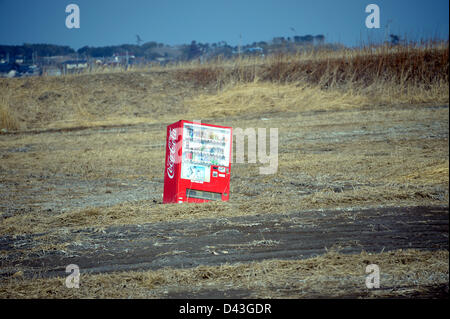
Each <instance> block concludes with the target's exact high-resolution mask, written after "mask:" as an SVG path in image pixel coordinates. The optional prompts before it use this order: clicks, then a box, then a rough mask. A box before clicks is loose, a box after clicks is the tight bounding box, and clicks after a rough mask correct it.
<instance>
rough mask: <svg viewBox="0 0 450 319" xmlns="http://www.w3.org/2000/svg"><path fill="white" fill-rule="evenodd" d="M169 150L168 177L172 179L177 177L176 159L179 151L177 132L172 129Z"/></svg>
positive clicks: (168, 143) (168, 144)
mask: <svg viewBox="0 0 450 319" xmlns="http://www.w3.org/2000/svg"><path fill="white" fill-rule="evenodd" d="M167 148H168V149H169V154H168V159H167V176H169V178H170V179H172V178H173V176H174V175H175V158H176V151H177V130H176V129H170V131H169V141H168V142H167Z"/></svg>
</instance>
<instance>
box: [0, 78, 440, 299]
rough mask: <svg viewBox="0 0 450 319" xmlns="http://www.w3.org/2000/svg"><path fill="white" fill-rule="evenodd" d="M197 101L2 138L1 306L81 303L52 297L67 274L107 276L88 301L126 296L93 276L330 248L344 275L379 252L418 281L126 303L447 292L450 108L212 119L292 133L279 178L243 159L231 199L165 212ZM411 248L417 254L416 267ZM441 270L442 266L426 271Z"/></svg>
mask: <svg viewBox="0 0 450 319" xmlns="http://www.w3.org/2000/svg"><path fill="white" fill-rule="evenodd" d="M111 76H112V75H111ZM120 76H123V75H120ZM154 82H155V83H159V82H157V81H154ZM161 87H164V85H161V86H158V87H157V88H158V90H159V91H161ZM176 88H177V87H176V86H175V89H176ZM175 89H174V90H175ZM159 91H158V92H159ZM197 93H198V92H197ZM146 94H149V92H148V91H146ZM204 94H212V93H211V92H209V93H208V92H206V91H205V93H204ZM192 95H193V93H192V91H189V94H186V95H183V94H181V93H180V96H178V97H177V98H178V99H179V101H178V102H173V103H175V104H176V103H181V104H176V105H172V109H175V110H178V111H177V112H178V113H177V112H175V115H174V116H173V117H172V118H168V119H166V120H165V121H156V122H155V121H153V120H148V121H145V120H142V121H138V122H136V123H116V124H114V123H106V124H105V123H102V124H101V125H100V124H99V125H92V126H89V125H87V126H72V125H71V126H70V127H68V128H62V127H55V128H48V127H47V128H41V127H38V126H36V127H35V128H33V129H26V130H23V131H19V132H6V133H5V132H4V134H0V159H1V161H0V182H1V183H0V215H1V217H0V218H1V220H0V287H1V288H0V297H2V298H10V297H12V298H21V297H27V293H26V291H27V289H30V291H33V293H34V294H30V295H31V296H35V297H37V298H47V297H56V298H58V297H73V295H70V294H68V293H67V292H65V291H64V290H63V289H66V288H54V287H59V286H61V287H64V285H63V281H61V278H64V277H65V276H66V275H67V274H66V273H65V267H66V266H67V265H69V264H76V265H78V266H79V267H80V270H81V273H82V274H83V276H84V277H83V278H90V279H89V280H93V282H95V285H94V284H93V286H92V287H91V286H90V288H89V289H88V288H86V290H80V291H79V292H78V295H76V296H75V297H88V298H89V297H93V298H95V297H115V296H116V295H114V294H113V293H112V291H114V290H117V286H114V287H110V286H108V285H105V286H104V289H103V288H101V287H102V281H95V280H97V279H96V278H100V277H95V276H103V275H105V276H106V275H108V274H111V276H115V275H117V276H119V277H117V278H119V279H117V280H119V283H120V284H122V283H123V282H127V283H128V284H129V285H130V286H132V284H131V283H133V282H135V281H136V282H140V281H139V280H141V279H142V278H141V277H139V278H141V279H136V278H138V277H133V276H141V275H136V274H135V272H142V273H148V274H152V276H153V274H154V272H158V271H163V272H164V274H165V275H164V276H168V277H170V276H172V277H170V278H173V276H175V275H173V274H176V273H178V271H181V272H182V271H190V270H189V269H191V270H192V269H194V270H195V269H197V268H198V267H211V268H207V269H219V268H220V267H223V265H230V267H241V266H240V265H243V266H242V267H244V266H245V267H250V268H249V269H251V267H253V266H252V265H258V266H255V267H262V266H261V265H265V263H267V262H272V261H273V262H274V263H282V262H288V261H289V262H292V263H302V262H311V263H312V264H314V262H315V260H316V259H315V258H319V259H317V260H319V261H320V262H323V259H320V258H322V257H321V256H325V257H323V258H325V259H326V258H328V257H327V256H329V254H330V252H331V253H333V254H334V253H336V254H339V256H341V257H339V258H340V260H346V259H345V258H354V259H348V260H349V261H348V268H342V269H343V270H342V271H343V272H342V271H341V273H340V275H341V276H344V277H345V276H347V274H348V276H351V269H352V268H354V267H359V266H358V265H361V267H360V270H359V271H360V272H361V269H362V271H363V270H364V268H363V266H365V262H364V261H365V260H367V257H366V255H365V254H371V255H372V256H377V258H379V260H382V258H385V260H391V261H392V263H390V264H389V267H390V268H389V267H388V268H386V269H390V270H389V271H392V274H394V273H395V271H396V270H395V269H396V268H395V267H397V266H396V265H398V262H399V263H400V264H402V262H401V260H404V263H403V264H402V265H403V266H404V267H403V266H402V267H403V268H401V270H402V271H403V272H404V273H407V274H408V275H407V277H404V278H403V277H402V278H403V279H401V280H402V281H401V282H396V281H394V280H392V282H391V284H389V280H388V279H386V280H387V282H386V281H384V283H385V290H380V291H379V292H378V293H368V291H367V289H365V288H364V287H365V286H364V284H363V281H362V284H361V289H359V288H358V287H356V288H355V282H354V281H349V282H346V281H343V282H341V283H340V285H341V286H340V290H339V293H337V292H336V291H335V290H330V289H328V288H327V287H328V286H327V285H328V284H329V283H330V282H332V281H333V280H334V279H333V278H334V277H333V275H329V276H328V277H327V276H324V275H323V274H321V275H320V276H319V275H318V274H317V273H314V274H313V273H311V277H310V279H309V280H312V281H313V282H314V284H313V286H314V287H315V288H314V289H312V290H311V289H309V290H308V289H306V288H305V289H303V288H302V286H301V285H300V286H299V284H298V283H296V284H295V285H294V286H292V287H291V288H289V287H290V285H291V284H292V283H291V282H290V281H289V280H287V279H286V278H284V277H283V278H284V279H283V278H281V277H280V278H281V279H280V280H281V282H278V283H277V284H276V285H275V284H273V285H275V286H276V289H275V288H273V287H275V286H271V287H272V288H270V289H269V288H267V287H268V286H267V285H266V286H264V287H263V286H258V287H256V286H252V285H250V284H249V285H247V286H245V287H240V286H239V284H237V283H235V282H231V283H224V282H222V281H221V279H220V278H221V277H220V278H219V277H218V279H217V278H216V279H217V280H215V279H214V278H211V281H210V282H209V283H208V286H202V287H201V289H200V288H198V287H196V286H195V285H194V286H190V285H189V284H187V285H186V286H183V287H181V288H180V287H178V288H177V289H175V288H174V287H173V285H176V282H174V281H170V280H168V279H165V280H166V281H164V282H156V283H155V281H151V283H150V284H146V285H144V287H145V289H144V288H142V287H141V288H139V289H140V290H139V289H137V288H136V289H137V290H135V291H134V292H133V291H131V290H126V289H125V290H124V292H123V293H128V294H129V295H128V296H134V297H152V298H154V297H164V298H184V297H189V298H214V297H218V298H223V297H225V298H228V297H238V298H241V297H242V298H245V297H255V296H256V297H269V298H270V297H274V298H276V297H283V298H284V297H288V298H297V297H299V298H305V297H306V298H310V297H340V298H341V297H344V298H345V297H414V298H415V297H424V298H430V297H436V298H441V297H447V298H448V220H449V216H448V212H449V209H448V165H449V160H448V132H449V127H448V104H446V105H430V104H426V105H398V106H392V105H387V106H374V107H353V108H349V107H347V108H344V109H332V110H329V109H326V108H324V109H323V110H320V109H313V110H311V109H307V108H306V109H301V110H298V111H292V110H291V111H286V112H267V110H264V112H262V111H261V112H254V113H251V112H250V113H246V114H244V115H230V116H228V117H225V118H224V117H217V118H214V117H212V118H205V119H201V120H202V121H203V122H205V123H211V124H218V125H227V126H232V127H233V128H237V127H239V128H243V129H245V128H267V130H268V129H269V128H278V136H279V146H278V171H277V173H276V174H273V175H260V174H259V167H261V166H266V164H261V163H256V164H248V163H244V164H233V165H232V175H231V176H232V177H231V191H230V195H231V199H230V202H228V203H222V202H214V203H208V204H202V205H200V204H182V205H163V204H162V192H163V170H164V141H165V127H166V125H168V124H170V123H171V122H175V121H177V120H179V119H186V120H193V119H195V118H185V117H184V116H185V115H183V112H184V111H183V110H185V108H184V107H185V105H189V104H190V103H193V100H192ZM180 101H181V102H180ZM194 101H195V100H194ZM183 103H184V104H183ZM183 105H184V106H183ZM140 108H142V106H140ZM146 112H147V114H151V112H148V111H146ZM164 114H165V113H164ZM191 115H192V114H190V115H189V116H191ZM165 116H167V115H165ZM196 120H198V119H196ZM407 250H411V251H412V253H411V254H413V255H414V254H415V255H414V256H418V257H417V258H416V259H414V258H412V259H408V258H409V257H408V258H406V259H405V258H404V255H403V254H404V253H405V251H407ZM402 251H403V252H402ZM407 254H409V253H407ZM333 256H334V255H333ZM346 256H348V257H346ZM408 256H409V255H408ZM333 260H334V259H333ZM405 260H406V261H405ZM394 261H395V262H394ZM380 262H381V261H380ZM253 263H255V264H253ZM427 263H429V264H427ZM319 264H320V263H319V262H317V265H319ZM317 265H316V266H317ZM330 265H335V268H333V269H338V266H336V264H333V263H331V264H330ZM339 265H342V263H340V264H339ZM355 265H356V266H355ZM433 265H434V266H433ZM435 265H438V266H435ZM217 267H218V268H217ZM264 267H266V266H264ZM267 267H275V269H277V268H276V267H278V266H274V264H270V266H267ZM280 267H281V266H280ZM317 267H318V266H317ZM330 267H331V266H330ZM336 267H337V268H336ZM405 267H406V268H405ZM433 267H435V268H433ZM313 268H314V266H313ZM319 268H320V267H319ZM427 268H429V269H431V270H432V271H433V272H432V273H431V274H430V273H428V274H427V275H426V276H422V277H420V276H419V275H418V274H420V273H422V272H423V271H424V269H427ZM220 269H221V268H220ZM233 269H234V268H233ZM255 269H256V268H255ZM280 269H283V268H282V267H281V268H280ZM339 269H340V268H339ZM358 269H359V268H358ZM192 271H193V270H192ZM211 271H213V270H211ZM280 271H281V270H280ZM347 272H348V273H347ZM131 274H132V275H131ZM361 275H364V272H362V274H360V276H361ZM389 275H390V274H385V276H389ZM127 276H131V277H127ZM148 276H150V275H148ZM392 276H394V275H392ZM415 276H419V277H420V278H421V279H420V280H418V279H417V278H416V277H415ZM102 278H103V277H102ZM130 278H131V279H130ZM152 278H153V277H152ZM164 278H166V277H164ZM208 278H209V277H208ZM352 278H356V277H352ZM358 278H359V277H358ZM386 278H387V277H386ZM39 280H44V281H43V282H45V283H47V284H48V285H53V286H51V287H53V288H51V289H50V288H49V289H50V290H49V291H51V292H48V291H47V290H45V289H38V288H32V287H35V286H33V285H34V284H35V283H36V284H37V283H38V282H39V283H40V284H42V282H41V281H39ZM52 280H59V281H52ZM83 280H85V279H83ZM83 280H82V283H83ZM86 280H87V279H86ZM146 280H147V279H146ZM261 280H262V282H264V280H269V281H270V280H271V279H270V277H269V276H268V277H267V278H266V279H261ZM283 280H286V281H285V282H283ZM302 280H306V279H302ZM352 280H353V279H352ZM358 280H359V279H358ZM200 281H201V280H200ZM146 282H147V281H146ZM119 283H118V284H119ZM147 283H148V282H147ZM228 284H230V285H231V286H229V285H228ZM171 285H172V286H171ZM93 287H94V288H93ZM99 287H100V288H99ZM35 289H37V290H35ZM61 289H62V290H61ZM108 289H110V290H111V291H110V290H108ZM142 289H144V290H145V293H142V294H140V293H139V294H138V293H137V292H136V291H140V292H142V291H143V290H142ZM100 290H101V292H100ZM108 291H110V293H108ZM395 291H397V293H395ZM119 297H126V296H124V295H120V296H119Z"/></svg>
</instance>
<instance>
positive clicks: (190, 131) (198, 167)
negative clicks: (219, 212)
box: [163, 120, 232, 204]
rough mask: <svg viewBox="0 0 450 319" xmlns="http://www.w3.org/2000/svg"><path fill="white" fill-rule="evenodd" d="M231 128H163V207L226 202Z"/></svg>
mask: <svg viewBox="0 0 450 319" xmlns="http://www.w3.org/2000/svg"><path fill="white" fill-rule="evenodd" d="M231 147H232V128H231V127H225V126H219V125H211V124H203V123H195V122H190V121H185V120H181V121H178V122H176V123H173V124H171V125H169V126H167V140H166V164H165V170H164V195H163V203H165V204H167V203H184V202H189V203H203V202H208V201H210V200H222V201H227V200H228V199H229V197H230V169H231Z"/></svg>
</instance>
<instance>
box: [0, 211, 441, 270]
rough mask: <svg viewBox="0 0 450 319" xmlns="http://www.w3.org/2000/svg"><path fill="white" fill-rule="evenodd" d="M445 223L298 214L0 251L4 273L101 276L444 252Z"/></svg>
mask: <svg viewBox="0 0 450 319" xmlns="http://www.w3.org/2000/svg"><path fill="white" fill-rule="evenodd" d="M448 222H449V216H448V207H412V208H379V209H365V210H362V209H353V210H339V211H325V210H319V211H300V212H292V213H289V214H282V215H279V214H278V215H261V216H246V217H236V218H219V219H201V220H197V221H179V222H161V223H155V224H144V225H132V226H131V225H130V226H113V227H109V228H106V229H105V230H104V231H103V232H94V231H93V230H92V229H84V230H79V231H71V232H68V233H65V234H60V235H58V238H57V239H56V238H54V243H61V244H63V243H65V242H70V245H68V246H67V247H66V248H65V249H64V250H63V251H54V252H48V251H47V252H41V253H40V252H39V251H34V252H31V250H32V248H33V247H34V246H35V245H36V244H37V243H38V242H39V239H38V237H40V236H42V235H44V234H37V235H28V236H20V237H16V238H12V237H11V236H2V237H1V238H0V250H6V251H9V253H10V254H9V257H8V258H7V259H3V260H2V261H1V272H2V274H1V275H3V276H5V275H6V276H8V275H11V274H13V273H15V272H16V271H18V269H20V270H22V271H23V272H24V273H25V275H26V276H27V277H34V276H36V275H38V276H44V277H47V276H56V275H59V276H64V275H65V267H66V266H67V265H69V264H77V265H78V266H79V267H80V269H81V271H82V272H84V273H88V272H89V273H103V272H111V271H125V270H145V269H158V268H162V267H174V268H185V267H194V266H198V265H219V264H222V263H235V262H249V261H258V260H264V259H272V258H277V259H298V258H308V257H313V256H317V255H320V254H323V253H325V252H326V251H327V250H330V249H336V250H338V251H340V252H343V253H359V252H361V251H362V250H364V251H366V252H372V253H378V252H381V251H389V250H395V249H410V248H416V249H426V250H428V249H430V250H437V249H448V230H449V228H448ZM75 237H80V238H82V239H81V240H80V241H75V242H74V241H73V238H75Z"/></svg>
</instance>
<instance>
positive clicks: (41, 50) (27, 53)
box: [0, 43, 75, 59]
mask: <svg viewBox="0 0 450 319" xmlns="http://www.w3.org/2000/svg"><path fill="white" fill-rule="evenodd" d="M74 53H75V50H74V49H72V48H71V47H69V46H61V45H54V44H27V43H25V44H23V45H0V55H1V56H7V55H9V56H11V57H14V56H23V57H24V58H26V59H32V57H33V54H34V55H37V56H55V55H69V54H74Z"/></svg>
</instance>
